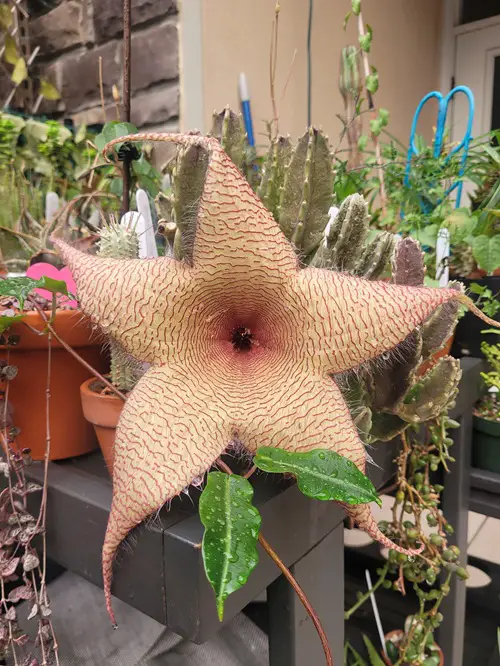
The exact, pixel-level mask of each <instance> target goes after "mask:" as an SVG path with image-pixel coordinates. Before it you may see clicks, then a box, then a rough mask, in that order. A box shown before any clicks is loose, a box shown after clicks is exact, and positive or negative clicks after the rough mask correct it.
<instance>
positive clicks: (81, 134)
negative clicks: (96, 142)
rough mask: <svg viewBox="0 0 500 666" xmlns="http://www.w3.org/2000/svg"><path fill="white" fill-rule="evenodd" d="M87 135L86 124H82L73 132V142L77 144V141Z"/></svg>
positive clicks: (80, 141)
mask: <svg viewBox="0 0 500 666" xmlns="http://www.w3.org/2000/svg"><path fill="white" fill-rule="evenodd" d="M86 137H87V125H85V124H82V125H80V127H79V128H78V130H77V132H76V134H75V143H76V144H77V145H78V144H79V143H82V141H85V139H86Z"/></svg>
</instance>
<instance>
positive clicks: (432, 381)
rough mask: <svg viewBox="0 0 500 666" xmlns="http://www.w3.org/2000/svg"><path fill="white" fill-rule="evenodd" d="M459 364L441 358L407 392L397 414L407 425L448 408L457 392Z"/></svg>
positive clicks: (420, 421)
mask: <svg viewBox="0 0 500 666" xmlns="http://www.w3.org/2000/svg"><path fill="white" fill-rule="evenodd" d="M461 374H462V372H461V370H460V361H459V360H458V359H455V358H452V357H451V356H445V357H444V358H441V359H439V361H438V362H437V363H436V365H435V366H434V367H432V368H431V369H430V370H429V371H428V372H426V373H425V375H423V377H421V378H420V380H419V381H418V382H417V383H416V384H415V385H414V386H413V387H412V388H411V389H410V391H409V392H408V393H407V395H406V397H405V399H404V403H403V404H402V405H401V406H400V407H399V409H398V410H397V415H398V416H400V417H401V418H402V419H404V420H405V421H408V423H422V422H423V421H428V420H429V419H434V418H436V417H438V416H439V415H440V414H442V412H444V411H446V410H448V409H450V407H451V406H452V403H453V402H454V400H455V397H456V395H457V393H458V382H459V381H460V377H461Z"/></svg>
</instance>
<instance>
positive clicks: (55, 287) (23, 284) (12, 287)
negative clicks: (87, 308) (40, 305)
mask: <svg viewBox="0 0 500 666" xmlns="http://www.w3.org/2000/svg"><path fill="white" fill-rule="evenodd" d="M33 289H46V290H47V291H50V292H51V293H52V294H64V295H65V296H67V295H68V288H67V286H66V282H64V280H54V279H53V278H49V277H45V276H44V277H41V278H39V279H38V280H33V278H29V277H13V278H5V279H3V280H0V296H13V297H14V298H16V299H17V300H18V301H19V308H20V309H21V310H22V309H23V307H24V301H25V300H26V298H27V297H28V296H29V294H30V293H31V292H32V291H33Z"/></svg>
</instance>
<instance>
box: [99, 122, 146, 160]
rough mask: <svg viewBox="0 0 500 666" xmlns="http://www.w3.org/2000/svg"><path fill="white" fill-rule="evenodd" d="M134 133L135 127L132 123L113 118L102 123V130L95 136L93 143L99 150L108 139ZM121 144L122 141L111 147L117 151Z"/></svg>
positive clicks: (135, 131)
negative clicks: (108, 121)
mask: <svg viewBox="0 0 500 666" xmlns="http://www.w3.org/2000/svg"><path fill="white" fill-rule="evenodd" d="M136 133H137V127H136V126H135V125H132V123H122V122H120V121H116V120H114V121H112V122H110V123H106V124H105V125H104V127H103V128H102V132H101V133H100V134H98V135H97V136H96V138H95V145H96V148H97V150H98V151H99V152H101V151H102V150H103V148H104V146H105V145H106V144H107V143H109V142H110V141H113V139H119V138H120V137H121V136H127V134H136ZM122 146H123V143H117V144H116V146H114V147H113V149H114V150H116V151H118V150H120V148H121V147H122Z"/></svg>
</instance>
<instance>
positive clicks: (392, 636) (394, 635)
mask: <svg viewBox="0 0 500 666" xmlns="http://www.w3.org/2000/svg"><path fill="white" fill-rule="evenodd" d="M384 638H385V642H386V643H387V641H391V643H394V645H395V646H396V647H397V646H398V644H399V643H401V641H402V640H403V638H404V631H403V630H402V629H395V630H394V631H390V632H389V633H388V634H386V635H385V637H384ZM433 651H434V653H435V654H437V655H438V656H439V666H444V654H443V651H442V650H441V648H440V647H439V645H437V644H436V643H434V648H433ZM382 659H383V660H384V663H386V664H387V666H393V665H392V663H391V662H390V661H389V659H388V658H387V657H386V656H385V655H384V654H383V653H382Z"/></svg>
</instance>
